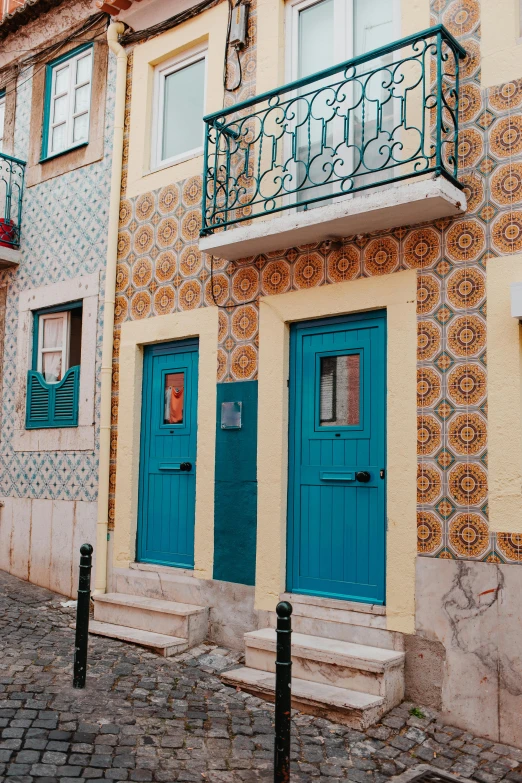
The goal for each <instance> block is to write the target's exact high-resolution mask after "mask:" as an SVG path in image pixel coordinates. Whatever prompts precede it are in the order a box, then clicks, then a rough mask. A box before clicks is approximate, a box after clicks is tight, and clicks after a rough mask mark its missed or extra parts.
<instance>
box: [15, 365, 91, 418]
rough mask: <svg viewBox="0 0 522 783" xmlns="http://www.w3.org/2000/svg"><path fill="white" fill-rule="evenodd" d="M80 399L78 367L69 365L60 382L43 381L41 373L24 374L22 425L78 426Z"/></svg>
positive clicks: (30, 372) (33, 371) (30, 371)
mask: <svg viewBox="0 0 522 783" xmlns="http://www.w3.org/2000/svg"><path fill="white" fill-rule="evenodd" d="M79 398H80V367H79V366H76V367H71V368H70V369H69V370H67V372H66V373H65V375H64V376H63V378H62V380H61V381H60V382H59V383H46V381H45V380H44V377H43V375H42V373H40V372H36V371H35V370H29V372H28V373H27V408H26V420H25V428H26V429H28V430H35V429H38V430H40V429H54V428H56V427H77V426H78V408H79Z"/></svg>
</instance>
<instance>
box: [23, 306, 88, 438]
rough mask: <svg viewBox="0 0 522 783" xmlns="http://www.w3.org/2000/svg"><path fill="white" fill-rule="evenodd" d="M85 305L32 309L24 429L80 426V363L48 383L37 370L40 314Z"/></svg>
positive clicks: (60, 311)
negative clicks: (57, 380)
mask: <svg viewBox="0 0 522 783" xmlns="http://www.w3.org/2000/svg"><path fill="white" fill-rule="evenodd" d="M82 307H83V301H82V300H80V301H76V302H68V303H67V304H63V305H56V306H55V307H46V308H43V309H41V310H35V311H34V312H33V319H34V320H33V342H32V357H31V369H30V370H29V371H28V373H27V402H26V416H25V428H26V429H28V430H35V429H55V428H62V427H77V426H78V414H79V407H80V365H79V364H78V365H75V366H74V367H69V368H68V369H67V370H66V372H65V373H64V375H63V378H62V379H61V380H60V381H59V382H58V383H47V382H46V381H45V380H44V377H43V375H42V373H41V372H38V370H37V367H38V338H39V331H40V317H41V316H42V315H48V314H51V313H64V312H68V311H70V310H76V309H79V308H82Z"/></svg>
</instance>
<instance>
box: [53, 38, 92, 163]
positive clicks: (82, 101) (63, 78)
mask: <svg viewBox="0 0 522 783" xmlns="http://www.w3.org/2000/svg"><path fill="white" fill-rule="evenodd" d="M92 62H93V48H92V45H89V46H87V47H82V48H81V49H80V50H78V49H76V50H74V51H73V52H70V53H68V54H67V55H65V56H64V57H61V58H60V59H59V60H55V61H54V62H53V63H50V64H49V65H48V66H47V74H46V101H45V113H44V128H43V144H42V158H44V159H45V158H49V157H52V156H53V155H58V154H60V153H61V152H65V151H66V150H69V149H73V148H74V147H78V146H80V145H81V144H87V143H88V141H89V119H90V111H91V84H92Z"/></svg>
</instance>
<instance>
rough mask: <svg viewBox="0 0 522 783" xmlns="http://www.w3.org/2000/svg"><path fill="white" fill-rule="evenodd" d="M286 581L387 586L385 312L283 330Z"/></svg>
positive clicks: (322, 587)
mask: <svg viewBox="0 0 522 783" xmlns="http://www.w3.org/2000/svg"><path fill="white" fill-rule="evenodd" d="M290 366H291V371H290V444H289V445H290V449H289V493H288V564H287V588H288V589H289V590H290V591H292V592H294V593H306V594H312V595H323V596H328V597H331V598H341V599H346V600H352V601H362V602H365V603H377V604H383V603H384V596H385V592H384V590H385V534H386V522H385V519H386V516H385V515H386V510H385V483H386V481H385V467H386V466H385V447H386V442H385V420H386V417H385V401H386V320H385V317H384V313H381V311H378V312H375V313H371V314H368V316H365V315H364V314H363V315H358V316H357V318H348V317H343V318H342V319H330V320H325V321H315V322H307V323H302V324H296V325H295V326H294V327H293V328H292V330H291V363H290Z"/></svg>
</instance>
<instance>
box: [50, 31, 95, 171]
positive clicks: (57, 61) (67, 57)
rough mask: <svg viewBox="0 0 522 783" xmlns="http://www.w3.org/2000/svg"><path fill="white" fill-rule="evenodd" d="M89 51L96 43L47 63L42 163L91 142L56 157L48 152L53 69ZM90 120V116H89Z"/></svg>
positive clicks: (58, 154)
mask: <svg viewBox="0 0 522 783" xmlns="http://www.w3.org/2000/svg"><path fill="white" fill-rule="evenodd" d="M87 49H93V50H94V43H92V42H91V43H86V44H82V46H77V47H76V49H72V50H71V51H70V52H67V53H66V54H62V55H61V56H60V57H56V58H55V59H54V60H51V62H49V63H47V64H46V66H45V92H44V113H43V125H42V150H41V155H40V161H39V162H40V163H43V162H44V161H46V160H52V159H53V158H58V157H59V156H60V155H63V154H64V153H66V152H70V151H71V150H73V149H77V148H78V147H85V146H86V145H87V144H88V143H89V141H88V140H87V141H86V142H82V143H81V144H75V145H74V146H72V147H67V149H66V150H62V151H61V152H58V153H57V154H56V155H48V153H47V150H48V146H49V122H50V118H51V86H52V83H53V69H54V68H55V67H56V66H57V65H61V63H63V62H65V61H66V60H70V59H71V57H76V55H77V54H81V52H83V51H86V50H87ZM91 84H92V71H91ZM91 100H92V92H91ZM89 118H90V115H89Z"/></svg>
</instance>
